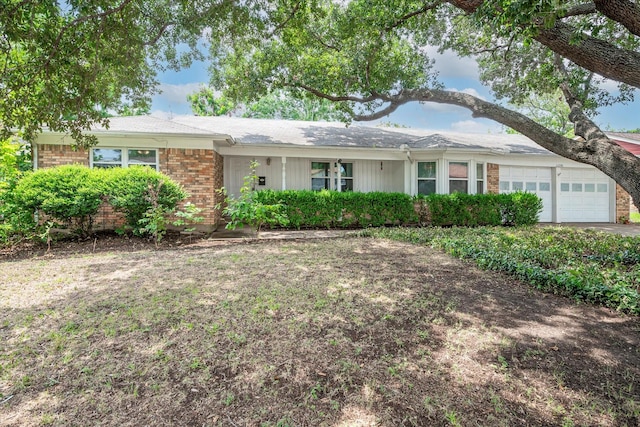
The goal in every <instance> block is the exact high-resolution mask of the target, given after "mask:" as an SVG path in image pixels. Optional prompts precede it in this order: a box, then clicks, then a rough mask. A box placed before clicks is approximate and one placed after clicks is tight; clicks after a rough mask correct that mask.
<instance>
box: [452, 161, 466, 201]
mask: <svg viewBox="0 0 640 427" xmlns="http://www.w3.org/2000/svg"><path fill="white" fill-rule="evenodd" d="M468 192H469V164H468V163H467V162H449V194H453V193H468Z"/></svg>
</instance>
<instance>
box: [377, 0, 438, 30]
mask: <svg viewBox="0 0 640 427" xmlns="http://www.w3.org/2000/svg"><path fill="white" fill-rule="evenodd" d="M442 3H444V0H437V1H434V2H433V3H427V4H425V5H424V6H423V7H421V8H420V9H418V10H414V11H413V12H410V13H407V14H406V15H404V16H401V17H400V18H399V19H398V20H396V21H395V22H394V23H393V24H391V25H389V26H388V27H386V28H385V29H384V31H385V32H389V31H391V30H393V29H394V28H397V27H399V26H401V25H403V24H404V23H405V22H407V21H408V20H409V19H411V18H413V17H414V16H418V15H422V14H423V13H426V12H428V11H430V10H433V9H435V8H436V7H438V6H440V5H441V4H442Z"/></svg>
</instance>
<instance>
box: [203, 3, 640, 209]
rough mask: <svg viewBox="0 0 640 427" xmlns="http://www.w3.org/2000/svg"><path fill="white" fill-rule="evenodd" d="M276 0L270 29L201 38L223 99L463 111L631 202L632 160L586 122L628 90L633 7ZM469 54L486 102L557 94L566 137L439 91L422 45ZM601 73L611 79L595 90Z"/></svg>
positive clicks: (638, 83)
mask: <svg viewBox="0 0 640 427" xmlns="http://www.w3.org/2000/svg"><path fill="white" fill-rule="evenodd" d="M286 3H287V2H284V1H283V2H278V6H279V7H278V6H274V9H275V11H274V12H273V13H271V14H270V15H269V18H270V19H271V25H270V26H269V25H265V27H264V31H262V32H261V31H254V32H251V33H249V34H248V35H247V34H243V35H241V36H237V37H234V38H233V43H232V44H224V43H216V42H215V41H213V51H212V52H213V54H214V57H215V63H216V64H217V67H216V69H215V70H213V72H214V74H213V81H214V82H217V83H218V86H219V87H222V86H221V85H222V84H226V93H227V94H228V95H229V96H231V97H232V98H234V99H256V98H257V97H259V96H261V95H263V94H264V93H268V92H269V91H272V90H274V88H289V89H291V90H294V91H297V90H304V91H307V92H308V93H311V94H314V95H316V96H318V97H321V98H324V99H328V100H330V101H333V102H338V103H340V108H341V109H342V110H344V111H347V112H349V113H350V114H351V116H352V117H353V118H354V119H355V120H373V119H378V118H381V117H384V116H386V115H388V114H390V113H391V112H393V111H395V110H396V109H397V108H398V107H399V106H401V105H403V104H405V103H408V102H437V103H447V104H452V105H458V106H461V107H464V108H467V109H468V110H470V111H471V112H472V114H473V115H474V116H475V117H485V118H489V119H493V120H495V121H497V122H499V123H501V124H503V125H505V126H508V127H510V128H512V129H514V130H516V131H518V132H520V133H522V134H524V135H526V136H528V137H529V138H531V139H532V140H534V141H535V142H537V143H538V144H539V145H541V146H542V147H544V148H546V149H548V150H550V151H552V152H554V153H556V154H558V155H560V156H563V157H566V158H569V159H572V160H576V161H579V162H582V163H586V164H590V165H593V166H595V167H597V168H598V169H600V170H601V171H603V172H604V173H606V174H607V175H608V176H610V177H612V178H613V179H614V180H616V181H617V182H618V183H619V184H620V185H621V186H622V187H623V188H625V189H626V190H627V191H628V192H629V193H630V194H631V196H632V198H633V200H634V202H635V204H636V205H640V173H639V172H638V171H640V159H638V158H636V157H635V156H633V155H631V154H630V153H628V152H627V151H626V150H624V149H622V148H621V147H619V146H618V145H617V144H615V143H614V142H612V141H610V140H609V139H608V138H607V136H606V135H605V133H604V132H603V131H602V130H601V129H600V128H599V127H598V126H597V125H596V124H595V123H594V122H593V120H592V118H593V116H594V115H595V114H596V113H597V109H598V107H600V106H602V105H606V104H610V103H616V102H626V101H628V100H630V99H632V97H633V90H634V89H635V88H638V87H640V51H639V46H640V38H639V35H640V31H639V27H640V6H638V5H637V3H636V2H631V1H627V0H614V1H593V2H589V1H587V2H584V3H581V2H579V1H568V2H557V1H546V2H538V1H532V0H519V1H513V0H502V1H499V0H494V1H488V0H487V1H482V0H466V1H463V0H460V1H449V2H445V1H437V0H434V1H432V2H423V1H401V0H395V1H383V0H352V1H350V2H332V1H329V0H327V1H317V2H313V1H308V2H295V5H296V6H295V7H287V6H286ZM427 45H437V46H439V47H440V48H441V49H453V50H455V51H457V52H458V53H459V54H461V55H472V56H474V57H475V58H476V59H477V61H478V64H479V67H480V70H481V78H482V80H483V81H484V82H485V83H487V84H489V85H491V87H492V89H493V91H494V93H495V96H496V98H498V99H501V98H504V99H506V100H507V101H508V102H510V103H511V104H515V105H521V104H522V102H523V101H524V100H526V99H528V98H529V97H531V96H540V95H544V94H547V95H550V94H554V93H555V92H556V91H557V90H558V89H560V90H561V92H562V96H563V98H564V102H565V103H566V105H567V106H568V108H569V114H568V120H569V121H570V122H572V123H573V124H574V132H575V135H576V136H580V137H581V138H580V139H571V138H567V137H566V136H564V135H562V134H559V133H557V132H556V131H554V130H553V129H550V128H548V127H547V126H545V124H544V123H543V124H541V123H537V122H535V121H534V120H532V119H531V118H529V117H527V116H526V115H525V114H522V113H520V112H518V111H515V110H514V109H510V108H506V107H503V106H501V105H498V104H497V103H493V102H488V101H485V100H482V99H479V98H476V97H473V96H471V95H468V94H465V93H460V92H454V91H449V90H445V89H444V88H443V86H442V84H440V83H439V81H438V76H437V74H436V73H435V72H434V71H433V62H432V60H431V59H430V58H429V57H428V54H427V50H426V49H425V46H427ZM604 78H607V79H612V80H615V81H617V82H619V83H620V85H619V88H618V91H617V92H612V93H610V92H607V91H606V90H604V86H603V85H602V82H603V80H604Z"/></svg>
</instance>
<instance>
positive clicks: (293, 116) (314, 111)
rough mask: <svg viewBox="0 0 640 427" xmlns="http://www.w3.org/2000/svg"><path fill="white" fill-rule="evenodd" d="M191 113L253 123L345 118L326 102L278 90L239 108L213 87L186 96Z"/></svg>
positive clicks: (240, 105)
mask: <svg viewBox="0 0 640 427" xmlns="http://www.w3.org/2000/svg"><path fill="white" fill-rule="evenodd" d="M187 101H189V103H190V104H191V111H192V112H193V114H195V115H196V116H224V115H231V114H241V115H242V117H250V118H254V119H283V120H303V121H318V120H324V121H336V120H341V119H344V114H343V113H341V112H340V111H338V110H337V109H336V108H335V104H334V103H333V102H331V101H329V100H327V99H323V98H318V97H314V96H306V97H302V98H301V97H295V96H292V95H291V94H290V93H288V92H286V91H283V90H278V91H274V92H270V93H267V94H265V95H264V96H262V97H260V98H258V99H257V100H255V101H253V102H249V103H248V104H247V105H246V106H245V105H242V104H236V103H234V102H233V101H231V100H229V99H228V98H226V97H225V96H224V95H222V94H220V95H216V93H215V90H214V89H213V88H211V87H204V86H203V87H201V88H200V89H199V90H198V91H197V92H194V93H192V94H189V95H187Z"/></svg>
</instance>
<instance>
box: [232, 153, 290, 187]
mask: <svg viewBox="0 0 640 427" xmlns="http://www.w3.org/2000/svg"><path fill="white" fill-rule="evenodd" d="M253 159H254V158H253V157H227V158H226V159H225V160H227V161H226V162H225V168H226V171H225V183H224V185H225V188H226V189H227V192H228V193H229V194H233V195H236V196H237V195H238V194H240V187H242V185H243V183H244V177H245V176H247V175H249V174H250V173H251V170H250V167H251V160H253ZM270 159H271V160H270V162H269V163H270V164H269V165H267V158H266V157H264V158H262V157H256V158H255V160H256V161H257V162H258V163H259V164H260V165H259V166H258V167H257V169H256V175H257V176H264V177H265V180H266V185H257V183H256V189H258V190H265V189H272V190H280V188H281V187H282V160H281V158H280V157H271V158H270ZM287 166H289V165H288V163H287ZM287 172H288V171H287Z"/></svg>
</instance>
